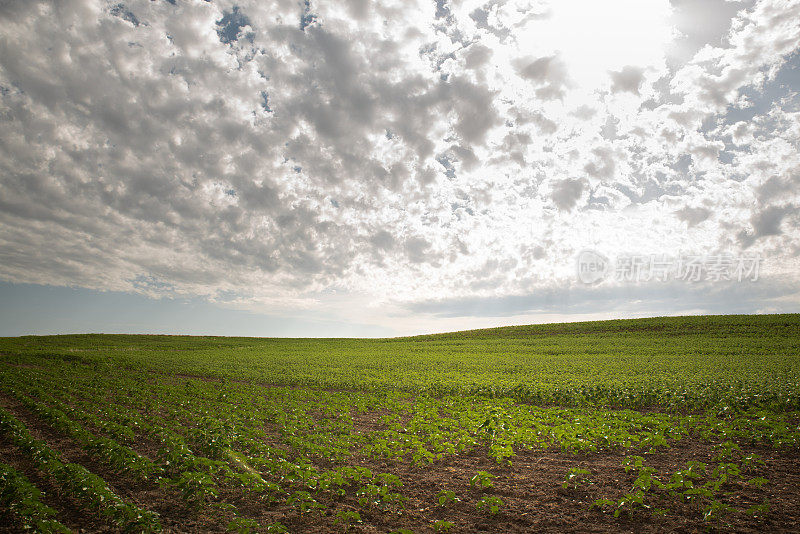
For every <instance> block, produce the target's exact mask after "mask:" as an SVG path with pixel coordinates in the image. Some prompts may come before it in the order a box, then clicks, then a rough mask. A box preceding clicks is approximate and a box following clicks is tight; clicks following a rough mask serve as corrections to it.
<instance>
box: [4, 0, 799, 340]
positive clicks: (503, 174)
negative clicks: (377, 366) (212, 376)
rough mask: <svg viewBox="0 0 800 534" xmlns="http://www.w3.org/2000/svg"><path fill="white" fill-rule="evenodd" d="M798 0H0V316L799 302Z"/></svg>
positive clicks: (391, 331) (561, 314) (362, 327)
mask: <svg viewBox="0 0 800 534" xmlns="http://www.w3.org/2000/svg"><path fill="white" fill-rule="evenodd" d="M798 208H800V0H755V1H753V0H748V1H726V0H672V1H670V0H608V1H604V2H598V1H596V0H552V1H546V0H541V1H537V0H489V1H485V0H477V1H471V0H470V1H467V0H461V1H459V0H426V1H414V0H399V1H377V2H371V1H367V0H337V1H335V2H333V1H327V2H319V1H311V0H305V1H299V2H298V1H285V2H284V1H277V2H275V1H261V0H259V1H255V0H253V1H249V0H241V1H237V2H231V1H226V0H211V1H206V0H129V1H126V2H117V1H99V0H58V1H55V0H54V1H40V0H0V335H23V334H50V333H67V332H132V333H175V334H177V333H186V334H217V335H252V336H310V337H314V336H324V337H334V336H368V337H372V336H395V335H408V334H417V333H427V332H437V331H452V330H462V329H469V328H480V327H490V326H499V325H510V324H526V323H543V322H556V321H577V320H592V319H605V318H620V317H644V316H663V315H680V314H700V313H784V312H800V228H799V226H800V210H798Z"/></svg>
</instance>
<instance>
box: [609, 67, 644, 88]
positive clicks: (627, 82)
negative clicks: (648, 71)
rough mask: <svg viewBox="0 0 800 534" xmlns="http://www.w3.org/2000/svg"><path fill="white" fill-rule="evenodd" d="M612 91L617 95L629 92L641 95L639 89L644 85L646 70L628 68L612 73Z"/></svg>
mask: <svg viewBox="0 0 800 534" xmlns="http://www.w3.org/2000/svg"><path fill="white" fill-rule="evenodd" d="M609 75H610V76H611V81H612V85H611V90H612V91H613V92H615V93H619V92H623V91H627V92H629V93H633V94H635V95H638V94H639V88H640V87H641V86H642V83H644V70H643V69H641V68H637V67H631V66H626V67H623V69H622V70H621V71H618V72H615V71H611V72H610V73H609Z"/></svg>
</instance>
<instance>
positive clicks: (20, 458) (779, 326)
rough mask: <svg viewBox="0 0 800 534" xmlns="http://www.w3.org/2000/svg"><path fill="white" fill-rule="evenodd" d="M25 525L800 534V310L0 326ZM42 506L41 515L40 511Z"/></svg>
mask: <svg viewBox="0 0 800 534" xmlns="http://www.w3.org/2000/svg"><path fill="white" fill-rule="evenodd" d="M0 358H1V359H2V360H1V361H2V364H0V369H2V380H1V381H0V388H1V389H0V401H1V402H0V431H1V432H2V441H0V467H2V469H0V471H1V472H0V496H1V497H2V499H1V500H0V511H2V512H8V513H3V514H2V516H3V517H5V518H7V520H6V523H7V524H6V525H2V523H3V520H0V526H2V527H3V528H7V529H8V531H11V532H14V531H23V530H24V528H25V526H26V525H27V526H29V527H31V526H32V528H34V530H37V531H47V530H48V529H50V530H51V531H55V532H58V531H59V530H58V529H60V528H65V529H71V530H79V529H84V530H85V531H97V532H104V531H120V530H127V531H136V532H140V531H158V530H161V529H163V530H165V531H174V532H186V531H192V532H206V531H220V532H222V531H226V530H231V531H238V532H285V531H288V532H415V533H419V532H436V531H440V532H445V531H450V532H509V531H520V532H523V531H528V530H546V529H551V530H558V531H564V530H573V531H587V530H595V531H618V530H620V529H632V528H633V529H635V530H637V531H663V530H668V529H689V530H696V529H705V528H715V529H724V530H753V529H755V530H769V531H776V530H786V531H791V530H793V529H795V528H796V523H794V521H795V520H794V519H792V518H797V517H800V478H799V477H800V460H798V451H799V450H800V428H798V418H799V417H800V315H761V316H698V317H676V318H654V319H637V320H620V321H601V322H586V323H567V324H553V325H538V326H519V327H507V328H495V329H487V330H474V331H467V332H458V333H451V334H439V335H428V336H418V337H407V338H396V339H278V338H274V339H270V338H226V337H187V336H133V335H102V334H90V335H68V336H47V337H33V336H30V337H18V338H0ZM21 503H23V504H21Z"/></svg>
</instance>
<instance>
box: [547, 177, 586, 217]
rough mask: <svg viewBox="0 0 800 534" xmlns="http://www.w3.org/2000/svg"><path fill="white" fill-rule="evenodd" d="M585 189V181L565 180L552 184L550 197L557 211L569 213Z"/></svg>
mask: <svg viewBox="0 0 800 534" xmlns="http://www.w3.org/2000/svg"><path fill="white" fill-rule="evenodd" d="M585 187H586V181H585V180H583V179H579V178H577V179H572V178H565V179H563V180H557V181H556V182H555V183H554V184H553V192H552V193H551V197H552V199H553V202H554V203H555V205H556V207H557V208H558V209H560V210H567V211H569V210H571V209H572V208H574V207H575V204H577V202H578V199H580V198H581V195H582V194H583V190H584V188H585Z"/></svg>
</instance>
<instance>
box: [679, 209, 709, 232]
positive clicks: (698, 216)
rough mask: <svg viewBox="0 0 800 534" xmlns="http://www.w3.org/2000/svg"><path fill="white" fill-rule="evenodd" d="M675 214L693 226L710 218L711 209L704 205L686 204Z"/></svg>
mask: <svg viewBox="0 0 800 534" xmlns="http://www.w3.org/2000/svg"><path fill="white" fill-rule="evenodd" d="M675 215H676V216H677V217H678V219H680V220H681V221H683V222H685V223H686V224H687V225H689V227H690V228H691V227H692V226H696V225H698V224H700V223H701V222H703V221H705V220H706V219H708V218H709V217H710V216H711V210H710V209H708V208H704V207H702V206H698V207H692V206H684V207H683V208H681V209H679V210H677V211H676V212H675Z"/></svg>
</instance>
